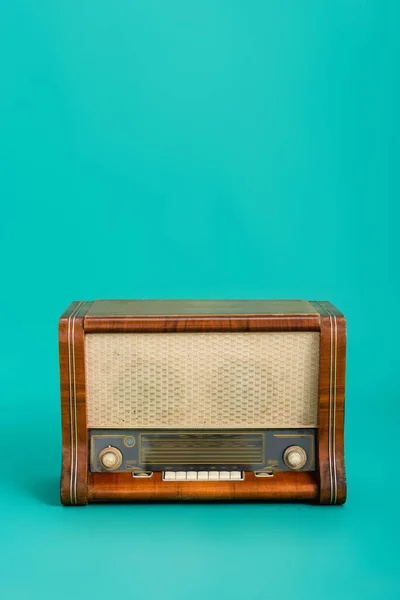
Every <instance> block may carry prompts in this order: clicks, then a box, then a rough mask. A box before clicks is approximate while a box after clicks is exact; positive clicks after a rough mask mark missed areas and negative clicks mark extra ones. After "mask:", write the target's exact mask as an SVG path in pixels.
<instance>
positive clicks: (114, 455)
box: [99, 446, 122, 471]
mask: <svg viewBox="0 0 400 600" xmlns="http://www.w3.org/2000/svg"><path fill="white" fill-rule="evenodd" d="M99 461H100V464H101V466H102V467H103V469H106V471H115V470H116V469H118V468H119V467H120V466H121V464H122V452H121V450H118V448H115V447H114V446H108V447H107V448H104V449H103V450H102V451H101V452H100V454H99Z"/></svg>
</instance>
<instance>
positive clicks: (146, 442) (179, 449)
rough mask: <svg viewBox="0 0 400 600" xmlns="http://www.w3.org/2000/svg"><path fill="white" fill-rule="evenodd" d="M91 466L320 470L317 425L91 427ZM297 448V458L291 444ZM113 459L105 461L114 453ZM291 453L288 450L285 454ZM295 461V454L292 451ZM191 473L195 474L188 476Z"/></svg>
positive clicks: (116, 468) (101, 468)
mask: <svg viewBox="0 0 400 600" xmlns="http://www.w3.org/2000/svg"><path fill="white" fill-rule="evenodd" d="M89 440H90V470H91V471H93V472H107V471H114V472H115V471H117V472H118V471H119V472H130V473H134V474H138V475H140V472H141V471H146V472H154V471H162V472H168V471H171V472H180V471H184V472H194V473H197V472H200V471H213V470H215V471H218V472H231V471H254V472H257V473H259V474H261V475H262V472H263V471H264V472H275V471H292V470H302V471H314V469H315V430H314V429H301V430H293V429H272V430H271V429H270V430H261V429H259V430H226V431H224V432H217V431H215V430H203V431H199V430H197V431H196V430H187V431H184V432H183V431H181V430H145V429H136V430H132V429H107V430H106V429H91V430H90V432H89ZM291 448H292V449H293V448H296V449H297V453H296V457H297V460H298V461H299V462H298V463H297V464H291V463H290V461H289V459H290V457H289V456H288V449H291ZM110 453H111V454H113V455H114V457H116V458H113V456H110V457H109V460H110V461H111V462H110V463H109V464H108V463H107V461H106V462H105V460H104V459H105V457H107V456H108V455H109V454H110ZM285 453H286V455H285ZM298 455H299V457H298ZM117 459H118V460H117ZM292 461H293V456H292ZM188 479H190V477H189V478H188Z"/></svg>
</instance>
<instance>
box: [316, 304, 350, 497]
mask: <svg viewBox="0 0 400 600" xmlns="http://www.w3.org/2000/svg"><path fill="white" fill-rule="evenodd" d="M314 305H315V307H316V308H317V309H318V310H319V311H320V314H321V343H320V382H319V411H318V463H319V477H320V480H319V484H320V502H321V504H343V503H344V502H345V500H346V475H345V466H344V393H345V369H346V322H345V318H344V316H343V315H342V313H340V312H339V311H338V310H337V309H336V308H335V307H334V306H333V305H332V304H330V303H329V302H326V301H324V302H315V303H314Z"/></svg>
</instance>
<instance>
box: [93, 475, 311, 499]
mask: <svg viewBox="0 0 400 600" xmlns="http://www.w3.org/2000/svg"><path fill="white" fill-rule="evenodd" d="M88 500H89V502H116V501H117V502H121V501H123V502H132V501H153V502H163V501H164V502H167V501H171V502H172V501H180V500H183V501H212V502H214V501H220V502H228V501H236V502H242V501H274V502H279V501H286V502H288V501H303V502H318V483H317V479H316V475H315V473H308V472H300V473H284V472H280V473H276V474H275V475H274V477H268V478H265V477H264V478H261V477H255V475H254V474H253V473H246V474H245V480H244V481H239V482H233V481H216V482H211V481H205V482H203V481H194V482H185V481H183V482H176V481H171V482H170V481H168V482H166V481H162V479H161V473H154V474H153V476H152V477H150V478H149V479H135V478H133V477H132V476H131V475H130V473H89V480H88Z"/></svg>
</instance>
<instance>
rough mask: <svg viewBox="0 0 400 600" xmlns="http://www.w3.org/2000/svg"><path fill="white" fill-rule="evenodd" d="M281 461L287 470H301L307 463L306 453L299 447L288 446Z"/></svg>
mask: <svg viewBox="0 0 400 600" xmlns="http://www.w3.org/2000/svg"><path fill="white" fill-rule="evenodd" d="M283 461H284V463H285V465H286V466H287V467H289V469H294V470H297V469H301V468H302V467H304V465H305V464H306V462H307V453H306V451H305V450H303V448H302V447H301V446H289V448H286V450H285V452H284V453H283Z"/></svg>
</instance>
